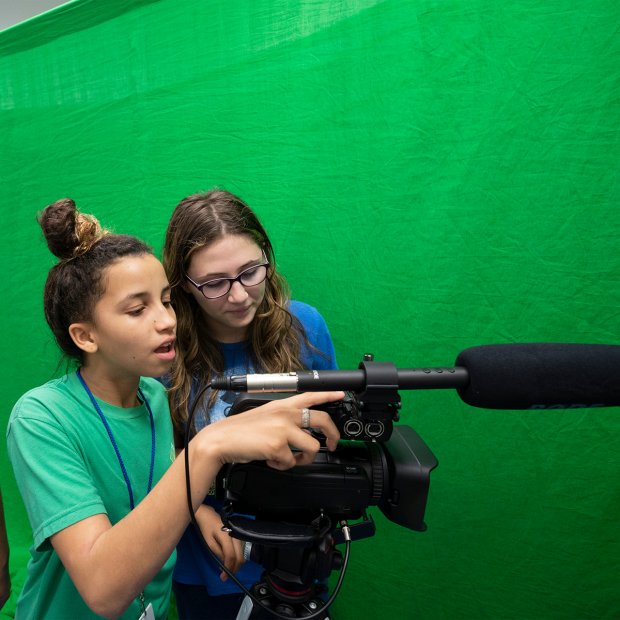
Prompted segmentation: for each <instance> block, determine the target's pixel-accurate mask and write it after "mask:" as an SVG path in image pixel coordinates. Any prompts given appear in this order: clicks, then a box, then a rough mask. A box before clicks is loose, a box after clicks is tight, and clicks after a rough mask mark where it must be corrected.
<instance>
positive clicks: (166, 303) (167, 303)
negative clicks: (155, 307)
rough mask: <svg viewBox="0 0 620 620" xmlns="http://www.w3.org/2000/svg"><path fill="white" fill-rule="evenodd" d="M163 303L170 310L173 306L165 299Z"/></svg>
mask: <svg viewBox="0 0 620 620" xmlns="http://www.w3.org/2000/svg"><path fill="white" fill-rule="evenodd" d="M161 303H162V304H163V305H164V307H165V308H170V306H172V302H171V301H170V300H169V299H164V300H163V301H162V302H161Z"/></svg>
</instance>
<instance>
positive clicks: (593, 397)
mask: <svg viewBox="0 0 620 620" xmlns="http://www.w3.org/2000/svg"><path fill="white" fill-rule="evenodd" d="M455 365H456V366H465V368H467V370H468V371H469V377H470V382H469V385H468V386H467V387H466V388H462V389H459V390H457V391H458V394H459V396H460V397H461V398H462V399H463V401H464V402H466V403H467V404H468V405H472V406H473V407H483V408H485V409H576V408H582V407H617V406H620V346H619V345H607V344H551V343H548V344H547V343H533V344H491V345H483V346H479V347H471V348H469V349H465V350H464V351H461V353H459V355H458V357H457V358H456V362H455Z"/></svg>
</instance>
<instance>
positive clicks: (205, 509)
mask: <svg viewBox="0 0 620 620" xmlns="http://www.w3.org/2000/svg"><path fill="white" fill-rule="evenodd" d="M196 520H197V521H198V525H199V526H200V531H201V532H202V535H203V536H204V538H205V540H206V541H207V544H208V545H209V549H211V551H213V553H215V555H217V557H218V558H220V560H222V562H223V563H224V566H225V567H226V568H227V569H228V570H229V571H230V572H231V573H233V574H235V573H236V572H237V571H238V570H239V569H240V568H241V567H242V566H243V564H244V563H245V558H244V557H243V543H242V542H241V541H240V540H237V539H235V538H232V537H231V536H229V535H228V533H227V532H222V525H223V524H222V519H221V518H220V515H218V514H217V512H215V510H214V509H213V508H211V507H210V506H205V505H204V504H203V505H202V506H201V507H200V508H199V509H198V510H197V511H196ZM220 579H221V580H222V581H226V580H227V579H228V575H227V574H226V573H225V572H224V571H222V573H221V575H220Z"/></svg>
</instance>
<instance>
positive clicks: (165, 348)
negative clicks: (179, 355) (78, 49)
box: [155, 340, 176, 361]
mask: <svg viewBox="0 0 620 620" xmlns="http://www.w3.org/2000/svg"><path fill="white" fill-rule="evenodd" d="M155 355H157V356H158V357H160V358H161V359H163V360H167V361H169V360H173V359H174V356H175V355H176V352H175V350H174V340H171V341H170V342H165V343H164V344H162V345H161V346H159V347H157V349H155Z"/></svg>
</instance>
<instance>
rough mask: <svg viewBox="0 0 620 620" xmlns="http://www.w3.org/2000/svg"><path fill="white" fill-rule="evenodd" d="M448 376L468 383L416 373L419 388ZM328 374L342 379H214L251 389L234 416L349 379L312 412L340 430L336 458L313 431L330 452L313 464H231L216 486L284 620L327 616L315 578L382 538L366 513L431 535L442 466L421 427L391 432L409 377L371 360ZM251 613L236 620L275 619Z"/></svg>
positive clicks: (269, 600) (312, 374) (256, 589)
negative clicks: (427, 516)
mask: <svg viewBox="0 0 620 620" xmlns="http://www.w3.org/2000/svg"><path fill="white" fill-rule="evenodd" d="M412 370H413V369H412ZM444 370H445V374H446V375H448V376H451V375H455V376H454V377H452V379H453V382H454V379H457V381H456V383H458V384H459V385H462V384H463V383H464V380H465V379H466V377H465V378H464V377H463V376H462V375H461V374H458V377H457V375H456V372H455V369H433V370H430V369H419V373H415V374H416V377H415V382H418V383H419V382H420V381H422V382H424V383H425V384H433V385H434V383H436V382H437V379H436V377H437V376H439V375H440V374H443V373H444ZM427 371H428V372H427ZM331 372H338V375H340V376H339V377H332V376H329V375H327V374H326V373H325V372H321V371H300V372H297V373H289V374H283V375H236V376H232V377H224V378H221V379H215V380H214V381H213V382H212V387H213V388H214V389H225V390H231V391H235V392H247V393H242V394H240V396H239V397H238V398H237V399H236V400H235V402H234V404H233V406H232V408H231V411H230V413H229V415H236V414H239V413H243V412H244V411H248V410H249V409H253V408H255V407H259V406H261V405H264V404H266V403H268V402H271V401H272V400H274V399H280V398H288V397H289V396H290V393H283V391H284V390H286V391H288V392H293V391H294V392H297V391H300V392H303V391H317V390H321V391H322V390H332V389H341V387H340V385H333V384H334V383H340V382H342V381H343V379H345V383H346V384H347V387H348V388H349V391H347V392H345V398H344V399H342V400H340V401H338V402H335V403H328V404H326V405H323V406H320V407H314V408H315V409H321V410H323V411H326V412H327V413H329V415H330V416H331V418H332V420H333V421H334V423H335V425H336V426H337V428H338V430H339V431H340V436H341V441H340V442H339V444H338V447H337V448H336V450H334V451H333V452H329V451H328V450H327V449H326V448H325V447H324V445H325V444H324V440H325V437H324V436H322V433H320V431H315V430H313V431H312V433H313V435H314V436H315V437H316V438H317V439H319V441H321V442H322V446H323V447H322V448H321V449H320V451H319V453H318V455H317V457H316V459H315V461H314V462H313V463H311V464H310V465H304V466H298V467H293V468H292V469H289V470H286V471H279V470H276V469H273V468H271V467H269V466H267V464H266V463H265V462H264V461H253V462H251V463H233V464H230V465H227V466H225V467H224V468H222V470H221V471H220V474H219V475H218V478H217V480H216V490H215V494H216V498H218V499H221V500H223V501H224V509H223V511H222V520H223V522H224V525H225V527H226V528H227V529H228V531H229V533H230V535H231V536H233V537H234V538H237V539H240V540H243V541H244V542H245V551H244V553H245V555H246V559H250V560H252V561H253V562H256V563H258V564H261V565H262V566H263V567H264V568H265V572H264V573H263V576H262V579H261V582H260V583H257V584H254V586H253V587H252V593H253V594H254V595H255V596H257V598H259V600H261V602H263V603H264V604H266V606H268V607H270V608H271V609H272V610H273V611H276V613H279V614H285V615H286V614H289V615H288V616H287V617H293V618H294V617H304V615H305V616H307V615H308V614H310V613H313V612H314V611H315V610H319V611H320V609H321V607H322V606H323V601H322V600H321V599H320V598H318V597H316V596H315V581H317V580H318V581H321V580H324V579H325V578H327V577H328V576H329V574H330V573H331V572H332V570H335V569H339V568H341V567H342V566H343V557H342V554H341V552H340V551H338V550H336V549H334V545H338V544H342V543H345V542H347V541H348V542H350V541H354V540H359V539H362V538H367V537H369V536H373V535H374V533H375V524H374V522H373V520H372V517H369V516H368V515H367V513H366V509H367V508H368V507H370V506H378V507H379V509H380V510H381V512H383V514H384V515H385V516H386V517H387V518H388V519H389V520H390V521H393V522H394V523H397V524H398V525H402V526H403V527H407V528H409V529H412V530H416V531H420V532H421V531H424V530H425V529H426V525H425V524H424V512H425V509H426V502H427V497H428V489H429V484H430V472H431V471H432V470H433V469H434V468H435V467H437V459H436V458H435V456H434V455H433V453H432V452H431V450H430V449H429V448H428V446H427V445H426V444H425V443H424V441H423V440H422V438H421V437H420V436H419V435H418V434H417V433H416V432H415V430H413V429H412V428H411V427H409V426H402V425H399V426H394V422H397V421H398V420H399V410H400V407H401V399H400V395H399V393H398V388H399V384H402V383H403V380H404V377H402V376H400V373H402V372H405V371H399V370H397V369H396V367H395V365H394V364H393V363H391V362H374V361H373V357H372V356H371V355H365V356H364V361H363V362H362V363H361V364H360V367H359V371H331ZM407 372H410V371H407ZM418 375H419V376H418ZM412 378H413V376H412V377H409V379H410V380H411V379H412ZM334 379H335V381H334ZM454 386H456V384H455V385H454ZM239 514H242V515H252V516H253V517H255V519H251V518H248V517H244V516H239ZM360 518H361V519H362V521H361V522H359V523H355V524H353V525H349V523H348V521H349V520H358V519H360ZM338 525H340V526H341V527H338ZM347 550H348V544H347ZM345 566H346V564H345ZM343 574H344V570H343ZM341 577H342V575H341ZM336 593H337V592H335V593H334V596H335V594H336ZM261 594H262V595H261ZM332 598H333V597H332ZM246 607H247V609H246V610H242V613H241V614H240V616H239V618H261V617H265V618H269V617H273V616H270V615H269V614H266V615H264V616H263V615H261V614H263V613H265V612H264V611H263V610H260V608H258V607H254V606H252V604H251V601H250V599H246ZM290 614H292V615H290ZM326 614H327V609H324V610H323V612H322V613H318V611H317V615H316V617H318V618H325V617H327V616H326Z"/></svg>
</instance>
